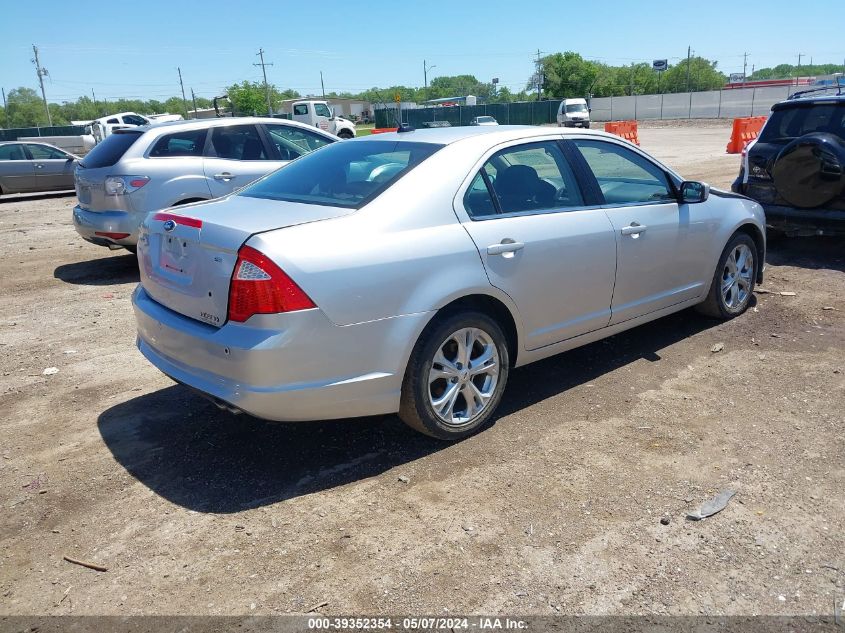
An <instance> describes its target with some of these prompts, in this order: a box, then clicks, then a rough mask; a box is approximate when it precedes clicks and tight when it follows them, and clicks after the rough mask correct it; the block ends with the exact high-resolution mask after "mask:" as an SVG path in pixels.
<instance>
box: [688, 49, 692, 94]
mask: <svg viewBox="0 0 845 633" xmlns="http://www.w3.org/2000/svg"><path fill="white" fill-rule="evenodd" d="M691 55H692V46H687V92H689V65H690V57H691Z"/></svg>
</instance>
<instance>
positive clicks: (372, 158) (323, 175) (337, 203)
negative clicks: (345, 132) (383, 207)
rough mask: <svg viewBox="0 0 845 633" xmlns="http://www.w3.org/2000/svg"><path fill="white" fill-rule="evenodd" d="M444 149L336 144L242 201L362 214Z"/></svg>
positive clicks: (257, 186) (251, 189)
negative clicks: (304, 205)
mask: <svg viewBox="0 0 845 633" xmlns="http://www.w3.org/2000/svg"><path fill="white" fill-rule="evenodd" d="M441 147H442V146H441V145H435V144H433V143H414V142H404V141H356V142H354V143H332V144H330V145H328V146H327V147H324V148H323V149H321V150H320V151H319V152H312V153H310V154H307V155H306V156H303V157H302V158H300V159H299V160H296V161H294V162H292V163H291V164H290V165H288V166H287V167H285V168H284V169H279V170H278V171H274V172H273V173H271V174H270V175H268V176H266V177H264V178H262V179H261V180H259V181H257V182H256V183H254V184H252V185H250V186H248V187H246V188H245V189H243V190H242V191H241V193H240V194H239V195H242V196H247V197H250V198H266V199H269V200H284V201H287V202H304V203H307V204H321V205H328V206H333V207H345V208H355V209H358V208H360V207H362V206H364V205H365V204H367V203H368V202H370V201H371V200H373V199H375V198H376V197H377V196H378V195H379V194H381V193H382V192H384V191H385V190H386V189H387V188H388V187H390V186H391V185H393V184H394V183H395V182H396V181H397V180H398V179H399V178H401V177H402V176H403V175H405V174H406V173H408V172H409V171H411V170H412V169H413V168H414V167H416V166H417V165H419V164H420V163H421V162H422V161H424V160H426V159H427V158H428V157H429V156H431V155H432V154H434V153H435V152H436V151H437V150H438V149H440V148H441Z"/></svg>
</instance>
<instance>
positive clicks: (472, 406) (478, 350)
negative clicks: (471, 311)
mask: <svg viewBox="0 0 845 633" xmlns="http://www.w3.org/2000/svg"><path fill="white" fill-rule="evenodd" d="M500 362H501V361H500V359H499V350H498V348H497V347H496V344H495V342H494V341H493V338H492V337H491V336H490V335H489V334H487V333H486V332H484V330H481V329H478V328H462V329H460V330H458V331H456V332H453V333H452V334H450V335H449V336H448V337H446V339H445V340H444V341H443V342H442V343H441V344H440V345H438V346H437V349H436V351H435V353H434V358H433V359H432V363H431V369H430V371H429V376H428V397H429V403H430V404H431V407H432V409H433V410H434V412H435V413H436V414H437V416H438V417H439V418H440V419H441V420H442V421H443V422H444V423H445V424H447V425H449V426H451V427H462V426H467V425H470V424H472V422H473V421H474V420H475V419H476V418H478V416H480V415H482V413H484V412H485V411H486V410H487V407H488V405H489V403H490V401H491V399H492V397H493V395H494V393H495V391H496V385H497V384H498V382H499V369H500Z"/></svg>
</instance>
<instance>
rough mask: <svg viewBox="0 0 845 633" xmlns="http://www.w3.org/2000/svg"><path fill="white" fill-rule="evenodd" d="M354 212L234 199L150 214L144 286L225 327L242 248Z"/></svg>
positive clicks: (143, 247)
mask: <svg viewBox="0 0 845 633" xmlns="http://www.w3.org/2000/svg"><path fill="white" fill-rule="evenodd" d="M353 212H354V209H348V208H341V207H329V206H320V205H312V204H302V203H292V202H280V201H275V200H262V199H258V198H248V197H242V196H230V197H228V198H223V199H219V200H215V201H213V202H209V203H204V204H198V205H188V206H184V207H179V209H178V213H175V212H160V213H154V214H150V216H148V217H147V219H146V220H145V222H144V223H143V225H142V226H141V236H140V240H139V242H138V260H139V264H140V269H141V285H142V286H143V287H144V290H146V292H147V294H149V295H150V296H151V297H152V298H153V299H155V300H156V301H157V302H158V303H160V304H162V305H164V306H165V307H167V308H170V309H171V310H173V311H175V312H178V313H179V314H182V315H184V316H187V317H190V318H192V319H196V320H198V321H202V322H204V323H208V324H210V325H213V326H217V327H219V326H221V325H223V324H224V323H225V322H226V319H227V312H228V305H229V285H230V282H231V278H232V272H233V271H234V268H235V264H236V262H237V260H238V250H239V249H240V247H241V246H242V245H243V244H244V243H245V242H246V241H247V240H248V239H249V238H250V237H251V236H252V235H255V234H256V233H263V232H265V231H271V230H275V229H281V228H286V227H289V226H295V225H297V224H304V223H307V222H315V221H320V220H327V219H331V218H335V217H339V216H342V215H346V214H349V213H353Z"/></svg>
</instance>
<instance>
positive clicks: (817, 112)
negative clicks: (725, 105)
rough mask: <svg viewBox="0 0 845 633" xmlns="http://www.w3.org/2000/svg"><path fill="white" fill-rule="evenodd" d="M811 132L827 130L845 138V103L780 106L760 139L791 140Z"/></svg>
mask: <svg viewBox="0 0 845 633" xmlns="http://www.w3.org/2000/svg"><path fill="white" fill-rule="evenodd" d="M810 132H827V133H828V134H834V135H836V136H838V137H839V138H842V139H845V103H824V104H822V103H820V104H815V105H809V106H807V105H805V106H800V105H799V106H795V107H791V108H779V109H777V110H775V111H774V112H772V115H771V116H770V117H769V120H768V122H767V123H766V126H765V127H764V128H763V132H762V133H761V134H760V141H761V142H762V143H772V142H775V141H790V140H792V139H794V138H798V137H799V136H804V135H805V134H809V133H810Z"/></svg>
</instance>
